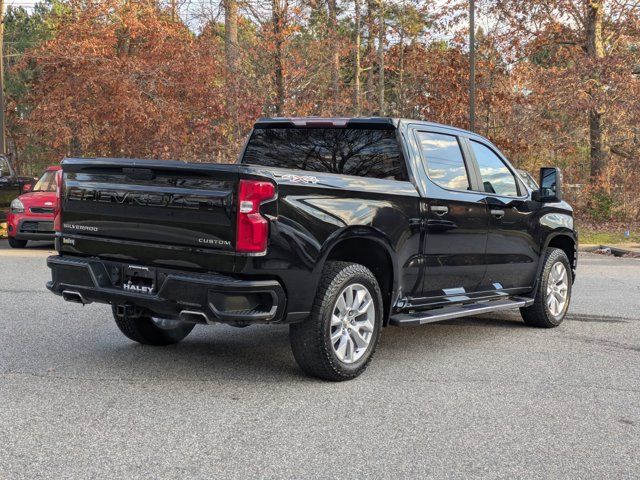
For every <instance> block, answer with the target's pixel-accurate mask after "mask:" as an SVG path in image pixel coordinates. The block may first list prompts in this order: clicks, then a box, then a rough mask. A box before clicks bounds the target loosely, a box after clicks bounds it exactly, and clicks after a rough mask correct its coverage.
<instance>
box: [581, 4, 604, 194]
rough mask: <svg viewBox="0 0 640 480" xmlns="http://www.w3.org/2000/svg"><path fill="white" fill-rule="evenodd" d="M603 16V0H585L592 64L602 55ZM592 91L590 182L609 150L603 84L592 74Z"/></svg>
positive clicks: (595, 179) (601, 169)
mask: <svg viewBox="0 0 640 480" xmlns="http://www.w3.org/2000/svg"><path fill="white" fill-rule="evenodd" d="M603 17H604V0H587V27H586V30H587V53H588V55H589V57H590V58H591V60H592V61H593V64H594V65H595V64H597V63H598V60H599V59H601V58H603V57H604V41H603V37H602V23H603ZM593 80H595V82H594V84H595V86H594V87H593V88H594V91H593V92H592V99H591V107H590V108H589V149H590V178H591V181H592V182H594V183H595V182H597V181H598V180H599V179H600V176H601V174H602V172H603V171H604V169H605V167H606V166H607V161H608V157H609V154H608V153H609V152H608V149H607V146H606V141H605V132H604V121H603V115H604V106H603V105H601V100H600V95H599V91H601V90H602V88H603V85H601V84H600V81H599V79H598V77H597V73H595V74H594V77H593Z"/></svg>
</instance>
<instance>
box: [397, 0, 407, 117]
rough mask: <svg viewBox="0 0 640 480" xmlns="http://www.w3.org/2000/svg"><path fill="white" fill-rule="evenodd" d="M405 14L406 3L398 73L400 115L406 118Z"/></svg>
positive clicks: (401, 21)
mask: <svg viewBox="0 0 640 480" xmlns="http://www.w3.org/2000/svg"><path fill="white" fill-rule="evenodd" d="M404 14H405V3H404V0H403V2H402V12H401V13H400V42H399V44H400V67H399V69H400V71H399V72H398V113H399V115H400V116H401V117H405V116H406V115H405V101H404V37H405V29H404Z"/></svg>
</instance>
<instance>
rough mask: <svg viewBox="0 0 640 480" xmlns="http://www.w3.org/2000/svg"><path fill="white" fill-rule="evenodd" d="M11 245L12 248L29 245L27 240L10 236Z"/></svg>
mask: <svg viewBox="0 0 640 480" xmlns="http://www.w3.org/2000/svg"><path fill="white" fill-rule="evenodd" d="M9 246H10V247H11V248H24V247H26V246H27V240H18V239H17V238H14V237H9Z"/></svg>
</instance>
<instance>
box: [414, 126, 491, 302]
mask: <svg viewBox="0 0 640 480" xmlns="http://www.w3.org/2000/svg"><path fill="white" fill-rule="evenodd" d="M452 132H454V131H452V130H446V129H442V130H440V129H436V128H434V129H431V128H428V129H427V127H425V129H424V130H423V129H422V128H419V129H416V130H415V131H414V134H415V140H416V144H417V147H418V149H419V151H420V157H421V162H422V166H423V170H424V175H425V176H426V179H427V181H426V182H425V185H426V198H423V200H422V201H423V203H424V204H423V208H422V211H423V220H424V224H425V228H426V235H425V244H424V247H423V248H424V255H423V260H424V265H425V268H424V281H423V289H422V290H423V298H424V303H431V302H434V301H438V300H439V299H440V300H441V299H442V298H443V297H449V298H460V296H464V295H465V294H466V293H471V292H475V291H477V290H478V288H479V285H480V282H481V280H482V278H483V277H484V274H485V268H486V265H485V263H486V262H485V250H486V244H487V229H488V223H489V218H488V212H487V208H486V205H485V203H484V202H485V195H482V194H479V193H478V192H475V191H473V188H472V187H473V183H472V181H471V179H472V178H475V177H474V175H475V173H474V171H473V170H471V169H473V168H474V166H473V165H472V164H471V163H470V162H468V161H467V157H468V155H469V154H468V152H467V150H466V148H464V146H465V145H466V144H463V143H462V142H461V139H460V138H459V137H458V136H456V135H455V132H454V133H452ZM465 152H467V153H466V154H465Z"/></svg>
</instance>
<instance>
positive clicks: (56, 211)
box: [53, 170, 63, 232]
mask: <svg viewBox="0 0 640 480" xmlns="http://www.w3.org/2000/svg"><path fill="white" fill-rule="evenodd" d="M62 188H63V185H62V170H58V171H57V172H56V204H55V206H54V207H53V229H54V230H55V231H56V232H62V194H63V191H62Z"/></svg>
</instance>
